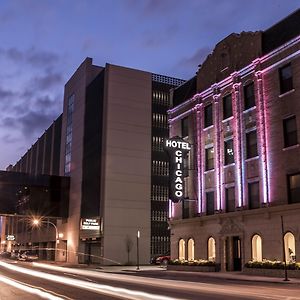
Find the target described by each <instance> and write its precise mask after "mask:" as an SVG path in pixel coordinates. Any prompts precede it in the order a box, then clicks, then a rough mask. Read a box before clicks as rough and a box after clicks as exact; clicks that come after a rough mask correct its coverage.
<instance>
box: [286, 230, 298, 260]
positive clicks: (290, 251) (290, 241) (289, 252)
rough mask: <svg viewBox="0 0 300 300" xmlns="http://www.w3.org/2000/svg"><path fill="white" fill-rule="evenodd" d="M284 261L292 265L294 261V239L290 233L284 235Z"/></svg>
mask: <svg viewBox="0 0 300 300" xmlns="http://www.w3.org/2000/svg"><path fill="white" fill-rule="evenodd" d="M284 250H285V260H286V262H287V263H293V262H295V260H296V246H295V237H294V235H293V234H292V233H291V232H287V233H286V234H285V235H284Z"/></svg>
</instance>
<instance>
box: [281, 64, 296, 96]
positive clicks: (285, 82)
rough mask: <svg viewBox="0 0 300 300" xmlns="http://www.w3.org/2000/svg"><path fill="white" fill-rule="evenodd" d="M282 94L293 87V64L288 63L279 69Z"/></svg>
mask: <svg viewBox="0 0 300 300" xmlns="http://www.w3.org/2000/svg"><path fill="white" fill-rule="evenodd" d="M279 83H280V94H284V93H286V92H288V91H290V90H292V89H293V73H292V66H291V64H287V65H285V66H283V67H282V68H280V69H279Z"/></svg>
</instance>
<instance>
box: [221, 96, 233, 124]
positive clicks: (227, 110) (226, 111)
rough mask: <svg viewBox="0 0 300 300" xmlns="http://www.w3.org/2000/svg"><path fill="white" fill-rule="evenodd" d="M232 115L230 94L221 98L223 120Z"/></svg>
mask: <svg viewBox="0 0 300 300" xmlns="http://www.w3.org/2000/svg"><path fill="white" fill-rule="evenodd" d="M231 116H232V99H231V95H227V96H225V97H224V98H223V120H225V119H227V118H229V117H231Z"/></svg>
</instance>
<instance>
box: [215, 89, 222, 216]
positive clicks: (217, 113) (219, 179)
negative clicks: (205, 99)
mask: <svg viewBox="0 0 300 300" xmlns="http://www.w3.org/2000/svg"><path fill="white" fill-rule="evenodd" d="M213 91H214V92H213V93H214V95H213V99H214V129H215V138H214V140H215V143H214V154H215V174H216V194H217V211H218V212H219V211H220V210H221V209H222V206H221V203H222V199H221V195H222V174H221V172H222V171H223V170H221V167H222V166H221V151H220V150H221V147H220V140H221V131H220V108H219V103H220V90H219V88H218V87H217V86H214V87H213Z"/></svg>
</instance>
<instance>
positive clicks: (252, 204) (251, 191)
mask: <svg viewBox="0 0 300 300" xmlns="http://www.w3.org/2000/svg"><path fill="white" fill-rule="evenodd" d="M248 201H249V209H255V208H259V207H260V202H259V182H252V183H249V184H248Z"/></svg>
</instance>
